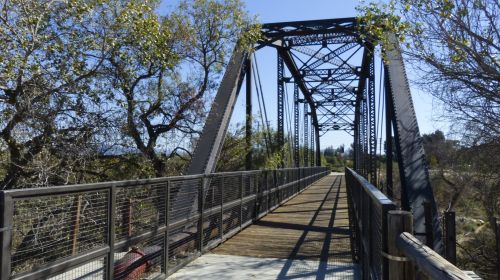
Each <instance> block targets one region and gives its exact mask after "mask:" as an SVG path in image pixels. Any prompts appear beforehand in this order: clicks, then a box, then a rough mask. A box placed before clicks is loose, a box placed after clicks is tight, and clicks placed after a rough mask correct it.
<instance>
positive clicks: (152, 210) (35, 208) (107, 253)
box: [0, 167, 328, 280]
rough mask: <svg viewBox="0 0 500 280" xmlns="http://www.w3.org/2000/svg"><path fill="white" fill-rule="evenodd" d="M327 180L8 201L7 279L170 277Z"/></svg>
mask: <svg viewBox="0 0 500 280" xmlns="http://www.w3.org/2000/svg"><path fill="white" fill-rule="evenodd" d="M327 174H328V171H327V169H326V168H322V167H307V168H293V169H279V170H259V171H242V172H227V173H214V174H207V175H193V176H180V177H168V178H157V179H151V180H137V181H123V182H110V183H98V184H86V185H73V186H59V187H49V188H39V189H21V190H8V191H3V192H1V193H0V195H1V197H0V207H1V210H2V212H1V213H2V215H1V217H0V223H1V224H0V226H1V230H0V245H1V247H2V253H1V258H0V261H1V263H0V269H1V270H0V278H1V279H47V278H50V279H127V280H130V279H144V278H154V277H156V276H160V277H164V276H165V275H170V274H171V273H173V272H174V271H175V270H177V269H178V268H180V267H181V266H183V265H185V264H186V263H188V262H189V261H191V260H192V259H194V258H196V257H197V256H199V255H200V254H202V253H203V252H205V251H207V250H210V249H211V248H213V247H215V246H217V245H218V244H220V243H221V242H223V241H224V240H226V239H227V238H230V237H231V236H232V235H234V234H236V233H237V232H239V231H240V230H241V229H242V228H244V227H246V226H248V225H249V224H251V223H252V222H253V221H255V220H256V219H258V218H260V217H262V216H264V215H265V214H267V213H268V212H269V211H272V210H273V209H274V208H276V207H278V206H279V205H280V204H282V203H283V202H284V201H286V200H287V199H289V198H290V197H291V196H293V195H295V194H297V193H298V192H300V191H301V190H303V189H304V188H305V187H306V186H308V185H310V184H312V183H313V182H314V181H316V180H318V179H320V178H321V177H323V176H325V175H327Z"/></svg>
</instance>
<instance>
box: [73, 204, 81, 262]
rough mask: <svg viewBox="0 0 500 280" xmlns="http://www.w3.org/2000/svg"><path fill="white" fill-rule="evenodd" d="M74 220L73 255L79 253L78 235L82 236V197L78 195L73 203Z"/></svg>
mask: <svg viewBox="0 0 500 280" xmlns="http://www.w3.org/2000/svg"><path fill="white" fill-rule="evenodd" d="M72 208H73V209H72V210H73V213H72V216H73V219H72V221H71V231H70V233H71V255H72V256H75V255H76V254H77V253H78V235H80V212H81V209H82V196H81V195H77V196H76V197H75V201H74V203H73V207H72Z"/></svg>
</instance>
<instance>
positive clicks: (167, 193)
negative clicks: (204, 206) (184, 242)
mask: <svg viewBox="0 0 500 280" xmlns="http://www.w3.org/2000/svg"><path fill="white" fill-rule="evenodd" d="M169 208H170V181H167V184H166V187H165V227H166V230H165V235H164V237H163V239H164V241H163V242H164V243H163V244H164V246H165V251H164V252H163V257H164V258H165V260H164V264H163V265H164V266H165V275H168V257H169V253H168V250H169V246H168V239H169V237H170V236H169V231H170V230H169V227H168V223H169V222H170V211H169Z"/></svg>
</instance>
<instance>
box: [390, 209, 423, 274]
mask: <svg viewBox="0 0 500 280" xmlns="http://www.w3.org/2000/svg"><path fill="white" fill-rule="evenodd" d="M387 219H388V229H387V231H388V233H389V236H388V252H387V253H384V254H385V257H387V258H388V259H389V279H391V280H399V279H405V280H412V279H415V270H414V267H413V265H412V263H411V262H409V260H408V259H407V258H406V257H405V256H404V254H403V252H402V251H401V250H399V249H398V247H397V245H396V241H397V238H398V237H399V235H400V234H401V233H403V232H409V233H413V216H412V214H411V213H410V212H408V211H402V210H392V211H389V215H388V217H387Z"/></svg>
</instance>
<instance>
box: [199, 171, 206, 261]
mask: <svg viewBox="0 0 500 280" xmlns="http://www.w3.org/2000/svg"><path fill="white" fill-rule="evenodd" d="M206 176H207V175H203V178H202V179H201V184H200V188H199V189H198V214H199V218H198V244H197V245H198V251H199V252H200V254H203V220H204V218H205V217H204V212H205V184H206V182H207V178H206Z"/></svg>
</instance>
